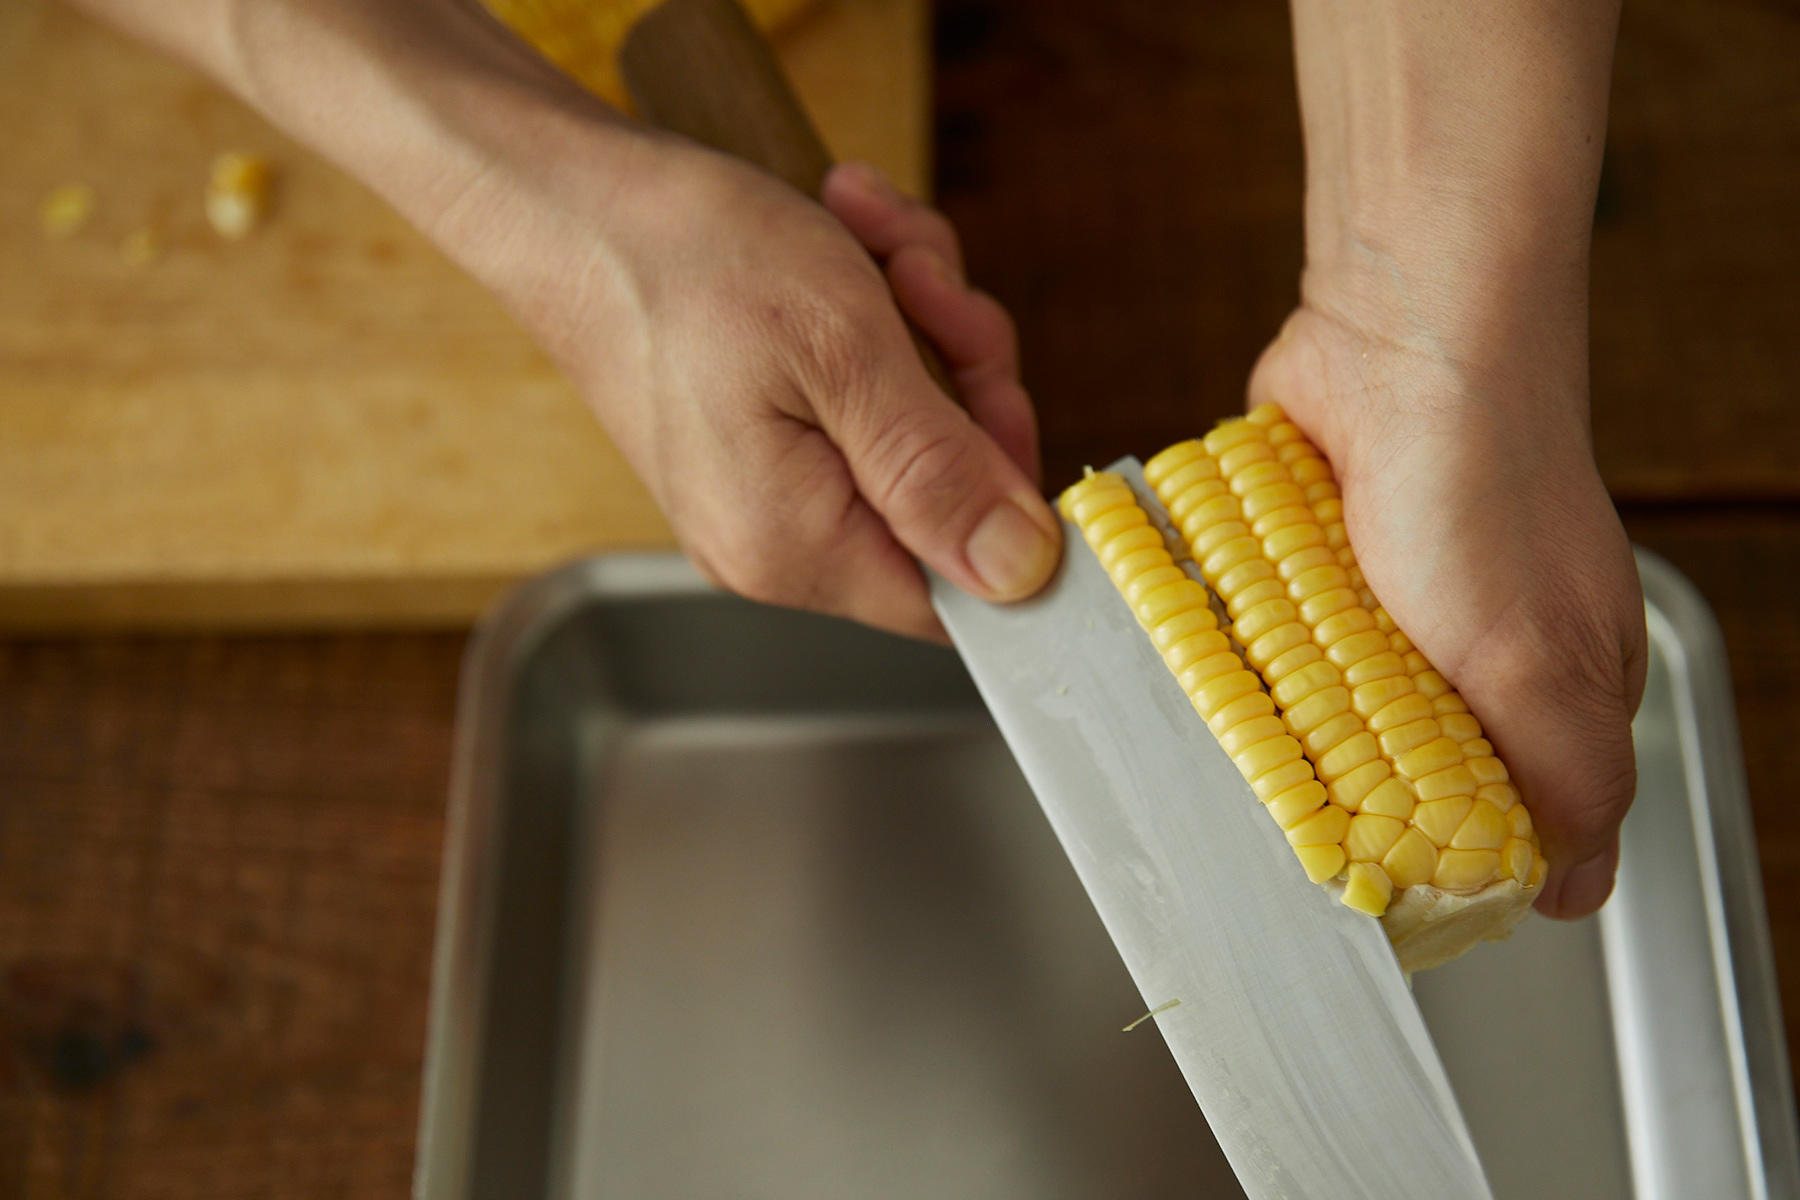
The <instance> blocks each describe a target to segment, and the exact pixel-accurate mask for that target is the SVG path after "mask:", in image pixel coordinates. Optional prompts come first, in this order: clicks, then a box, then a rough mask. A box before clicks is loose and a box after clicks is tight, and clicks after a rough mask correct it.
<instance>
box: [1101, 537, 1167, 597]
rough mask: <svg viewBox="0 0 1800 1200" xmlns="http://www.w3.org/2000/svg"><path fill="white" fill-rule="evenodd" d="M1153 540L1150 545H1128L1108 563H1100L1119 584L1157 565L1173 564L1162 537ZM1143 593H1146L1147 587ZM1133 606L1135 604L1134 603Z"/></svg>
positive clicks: (1133, 580) (1130, 581)
mask: <svg viewBox="0 0 1800 1200" xmlns="http://www.w3.org/2000/svg"><path fill="white" fill-rule="evenodd" d="M1149 532H1151V533H1155V532H1156V531H1155V530H1154V529H1152V530H1150V531H1149ZM1120 536H1121V537H1129V536H1131V535H1130V534H1121V535H1120ZM1113 540H1114V541H1117V540H1118V539H1117V538H1115V539H1113ZM1155 542H1156V544H1155V545H1152V546H1133V547H1130V548H1128V549H1127V550H1126V551H1125V552H1124V553H1123V554H1120V555H1119V556H1118V557H1116V558H1114V559H1113V560H1112V561H1111V562H1110V563H1109V562H1105V561H1104V560H1102V565H1103V566H1105V567H1106V573H1107V574H1108V575H1111V576H1112V578H1113V582H1114V583H1115V584H1120V585H1124V584H1126V583H1133V582H1136V581H1137V579H1138V578H1139V577H1140V576H1142V575H1147V574H1149V573H1150V571H1152V570H1153V569H1155V568H1157V567H1161V566H1168V565H1173V564H1174V562H1175V560H1174V558H1172V557H1171V556H1170V555H1169V551H1168V549H1167V548H1166V547H1164V545H1163V544H1162V538H1161V537H1158V538H1156V539H1155ZM1111 544H1112V543H1111V542H1109V543H1107V545H1111ZM1101 549H1102V551H1104V549H1105V547H1102V548H1101ZM1169 582H1174V580H1173V579H1171V580H1170V581H1169ZM1158 586H1159V587H1160V586H1161V584H1158ZM1145 594H1146V595H1147V594H1148V590H1147V589H1146V591H1145ZM1133 607H1136V606H1135V605H1134V606H1133Z"/></svg>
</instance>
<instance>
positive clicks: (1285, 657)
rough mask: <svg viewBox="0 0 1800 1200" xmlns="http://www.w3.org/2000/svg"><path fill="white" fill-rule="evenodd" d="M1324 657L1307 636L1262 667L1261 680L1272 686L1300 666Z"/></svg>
mask: <svg viewBox="0 0 1800 1200" xmlns="http://www.w3.org/2000/svg"><path fill="white" fill-rule="evenodd" d="M1294 624H1295V626H1296V627H1300V623H1299V622H1298V621H1296V622H1294ZM1303 632H1304V630H1303ZM1324 657H1325V652H1324V651H1323V650H1321V649H1319V648H1318V647H1317V646H1315V645H1313V644H1312V639H1311V638H1308V639H1307V640H1306V642H1305V644H1303V645H1299V646H1295V647H1293V648H1292V649H1289V650H1284V651H1282V652H1281V653H1280V654H1278V655H1276V656H1275V657H1274V658H1273V659H1271V660H1270V661H1269V663H1268V664H1267V665H1265V666H1264V667H1263V668H1262V673H1263V682H1264V683H1267V684H1268V685H1269V686H1270V687H1274V686H1275V685H1276V684H1278V683H1280V682H1281V681H1282V680H1284V679H1286V678H1287V677H1288V676H1289V675H1292V674H1293V673H1294V672H1295V671H1298V670H1299V669H1300V668H1301V667H1307V666H1311V665H1312V664H1313V663H1316V662H1318V661H1320V660H1321V659H1323V658H1324Z"/></svg>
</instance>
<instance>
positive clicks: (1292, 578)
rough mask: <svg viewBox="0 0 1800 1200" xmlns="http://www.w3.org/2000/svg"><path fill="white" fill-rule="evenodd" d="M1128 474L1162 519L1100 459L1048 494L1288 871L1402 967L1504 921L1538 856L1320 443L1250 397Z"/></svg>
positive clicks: (1510, 793) (1431, 959) (1534, 883)
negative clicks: (1402, 611)
mask: <svg viewBox="0 0 1800 1200" xmlns="http://www.w3.org/2000/svg"><path fill="white" fill-rule="evenodd" d="M1144 476H1145V479H1146V481H1147V482H1148V483H1149V484H1150V486H1151V488H1153V489H1154V490H1155V492H1156V495H1157V499H1158V500H1159V501H1160V502H1161V504H1162V506H1163V507H1164V508H1165V509H1166V510H1167V512H1168V516H1169V518H1170V521H1171V522H1172V524H1173V526H1174V528H1175V529H1176V530H1177V531H1178V533H1177V535H1176V536H1175V537H1174V538H1173V539H1165V538H1164V536H1163V534H1162V533H1161V531H1160V530H1158V529H1157V527H1156V526H1155V525H1154V524H1153V523H1152V522H1151V519H1150V516H1149V514H1148V512H1146V511H1145V509H1144V507H1143V506H1142V505H1141V504H1140V503H1139V501H1138V497H1137V494H1136V493H1135V492H1134V491H1133V490H1132V488H1131V487H1130V485H1129V484H1127V483H1126V482H1125V480H1124V479H1123V478H1121V477H1119V476H1117V475H1114V474H1110V473H1099V474H1090V475H1089V476H1088V477H1087V478H1086V479H1084V480H1082V481H1081V482H1080V483H1078V484H1076V485H1075V486H1074V487H1072V488H1070V489H1069V490H1068V491H1067V492H1065V493H1064V494H1063V497H1062V500H1061V507H1062V511H1063V515H1064V516H1066V517H1067V518H1069V519H1070V520H1071V521H1073V522H1074V523H1075V524H1076V526H1077V527H1078V528H1079V529H1080V530H1081V533H1082V536H1083V538H1084V540H1086V541H1087V543H1088V545H1089V546H1090V547H1092V549H1093V551H1094V553H1095V554H1096V555H1097V556H1098V557H1099V559H1100V562H1101V564H1102V565H1103V566H1104V567H1105V568H1106V570H1107V572H1108V573H1109V575H1111V577H1112V579H1113V582H1114V584H1115V585H1116V586H1117V587H1118V588H1119V591H1120V593H1121V594H1122V595H1123V596H1124V597H1125V599H1126V601H1127V602H1128V603H1129V604H1130V605H1131V607H1132V610H1133V612H1134V614H1135V615H1136V616H1137V619H1138V621H1139V623H1140V624H1142V625H1143V627H1144V628H1145V630H1146V631H1147V632H1148V633H1149V635H1150V637H1151V639H1152V641H1153V642H1154V643H1155V645H1156V647H1157V649H1158V650H1159V651H1160V652H1161V654H1162V656H1163V661H1164V662H1165V664H1166V665H1167V666H1168V667H1169V670H1170V671H1171V672H1172V673H1173V674H1174V675H1175V677H1176V679H1177V681H1178V682H1179V683H1180V684H1181V687H1182V690H1183V691H1184V692H1186V693H1187V695H1188V697H1189V699H1190V700H1191V701H1192V703H1193V705H1194V708H1195V711H1196V712H1198V713H1199V715H1200V716H1201V718H1202V719H1203V720H1205V721H1206V723H1207V726H1208V728H1209V729H1211V731H1212V733H1213V734H1214V736H1216V737H1217V738H1218V739H1219V742H1220V744H1221V745H1222V746H1223V747H1224V748H1225V750H1226V752H1227V753H1228V754H1230V755H1231V757H1232V760H1233V761H1234V762H1235V763H1236V764H1237V766H1238V769H1239V770H1240V771H1241V772H1242V774H1243V775H1244V778H1245V779H1246V780H1247V781H1248V782H1249V784H1250V786H1251V789H1252V791H1254V792H1255V794H1256V796H1257V798H1258V799H1259V800H1261V801H1262V802H1263V804H1264V805H1265V806H1266V807H1267V808H1268V810H1269V814H1270V816H1271V817H1273V818H1274V819H1275V820H1276V822H1277V823H1278V824H1279V825H1280V826H1281V828H1282V829H1283V830H1284V831H1285V833H1286V835H1287V840H1288V843H1289V844H1290V845H1291V846H1292V847H1293V849H1294V853H1295V856H1296V857H1297V858H1298V859H1299V860H1300V864H1301V867H1302V868H1303V869H1304V870H1305V872H1306V875H1307V878H1309V879H1310V880H1312V881H1313V882H1314V883H1322V884H1326V885H1328V886H1330V887H1332V888H1334V889H1335V890H1336V891H1337V894H1338V896H1339V898H1340V899H1341V900H1342V901H1343V903H1345V904H1347V905H1349V906H1350V907H1352V908H1355V909H1358V910H1359V911H1362V912H1365V913H1368V914H1370V915H1371V916H1376V917H1380V918H1381V919H1382V922H1383V925H1384V927H1385V929H1386V931H1387V933H1388V936H1389V938H1390V940H1391V941H1392V942H1393V944H1394V948H1395V952H1396V954H1397V955H1398V956H1399V958H1400V962H1401V965H1402V966H1403V967H1404V968H1405V969H1407V970H1408V971H1413V970H1419V969H1422V968H1425V967H1430V966H1435V965H1437V964H1439V963H1441V962H1445V961H1447V960H1449V959H1451V958H1454V957H1456V956H1457V955H1458V954H1461V953H1462V952H1463V951H1465V950H1467V949H1468V948H1469V947H1471V946H1473V945H1474V944H1475V943H1477V942H1479V941H1483V940H1488V939H1493V938H1499V937H1504V936H1506V934H1507V933H1509V932H1510V931H1511V929H1512V928H1513V926H1514V925H1516V924H1517V923H1518V921H1519V920H1521V919H1522V918H1523V917H1524V915H1525V913H1526V911H1527V910H1528V909H1529V906H1530V902H1531V899H1532V898H1533V897H1534V896H1535V894H1536V892H1537V890H1538V889H1539V888H1540V887H1541V886H1542V883H1543V878H1544V871H1545V864H1544V858H1543V855H1542V853H1541V852H1540V848H1539V843H1538V838H1537V834H1536V831H1535V830H1534V829H1533V828H1532V824H1531V816H1530V813H1529V811H1528V810H1527V808H1526V806H1525V805H1524V804H1523V803H1521V801H1520V798H1519V793H1518V791H1517V790H1516V789H1515V788H1514V787H1513V786H1512V784H1511V782H1510V781H1509V780H1508V777H1507V772H1506V767H1505V765H1504V764H1503V763H1501V761H1500V760H1499V759H1498V758H1497V757H1495V755H1494V752H1493V747H1492V746H1491V745H1490V744H1489V743H1488V742H1487V741H1486V739H1485V738H1483V737H1482V731H1481V726H1480V723H1479V722H1478V721H1477V720H1476V718H1475V716H1474V714H1472V713H1470V712H1469V707H1468V705H1467V704H1466V703H1465V702H1464V701H1463V700H1462V697H1461V696H1459V695H1458V694H1457V693H1456V691H1455V689H1453V688H1452V687H1450V685H1449V683H1448V682H1447V681H1446V680H1445V679H1444V677H1443V676H1442V675H1441V674H1439V673H1438V672H1437V670H1436V669H1435V668H1433V667H1432V665H1431V663H1430V662H1429V661H1427V660H1426V658H1425V657H1424V655H1423V654H1421V653H1420V652H1419V651H1418V650H1417V649H1416V648H1414V646H1413V645H1412V642H1411V641H1410V640H1409V639H1408V638H1407V637H1406V635H1405V634H1404V633H1403V632H1401V631H1400V630H1399V629H1398V628H1397V627H1396V626H1395V624H1394V621H1393V619H1392V618H1391V617H1390V616H1389V615H1388V613H1387V611H1386V610H1385V609H1383V608H1382V607H1381V605H1380V604H1379V602H1378V601H1377V600H1376V598H1375V596H1374V595H1373V594H1372V593H1371V592H1370V591H1369V588H1368V586H1367V583H1366V581H1365V580H1364V579H1363V578H1362V573H1361V571H1360V570H1359V569H1358V567H1357V564H1356V557H1355V553H1354V551H1353V550H1352V549H1351V547H1350V544H1349V539H1348V536H1347V534H1346V532H1345V529H1344V524H1343V509H1342V502H1341V499H1340V497H1339V494H1338V488H1337V483H1336V480H1335V479H1334V478H1333V476H1332V473H1331V468H1330V465H1329V464H1328V463H1326V461H1325V459H1324V458H1323V457H1322V456H1321V455H1320V454H1319V452H1318V450H1317V449H1315V448H1314V447H1313V446H1312V444H1311V443H1310V442H1309V441H1307V439H1306V437H1305V436H1304V435H1303V434H1302V433H1301V432H1300V430H1299V429H1298V428H1297V427H1296V426H1295V425H1294V424H1293V423H1292V422H1291V421H1289V420H1288V419H1287V418H1286V416H1285V414H1284V413H1283V412H1282V411H1281V410H1280V409H1279V408H1277V407H1276V406H1274V405H1262V406H1259V407H1258V408H1257V409H1256V410H1255V411H1253V412H1252V413H1251V414H1250V415H1249V416H1248V417H1246V418H1237V419H1235V420H1231V421H1227V422H1224V423H1223V424H1221V425H1220V426H1219V427H1218V428H1216V429H1214V430H1213V431H1212V432H1211V433H1210V434H1208V435H1207V436H1206V437H1205V438H1204V439H1200V440H1195V441H1188V442H1182V443H1180V444H1178V445H1175V446H1172V447H1170V448H1169V449H1167V450H1165V451H1163V452H1162V453H1161V454H1158V455H1157V456H1156V457H1154V458H1152V459H1151V460H1150V461H1149V462H1148V463H1147V464H1146V465H1145V468H1144ZM1171 544H1172V545H1173V548H1171ZM1178 560H1182V561H1191V562H1192V563H1193V564H1195V566H1196V567H1197V573H1198V574H1199V575H1200V577H1201V578H1203V579H1204V580H1205V585H1204V586H1203V585H1202V584H1201V583H1200V582H1198V581H1196V580H1195V579H1194V578H1193V577H1192V576H1191V575H1190V574H1189V572H1188V571H1186V570H1184V569H1183V568H1182V567H1181V566H1180V565H1178ZM1209 589H1210V592H1209ZM1215 605H1216V606H1217V609H1215ZM1221 614H1222V615H1223V617H1224V620H1225V622H1226V623H1225V624H1221V621H1220V616H1221Z"/></svg>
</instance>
